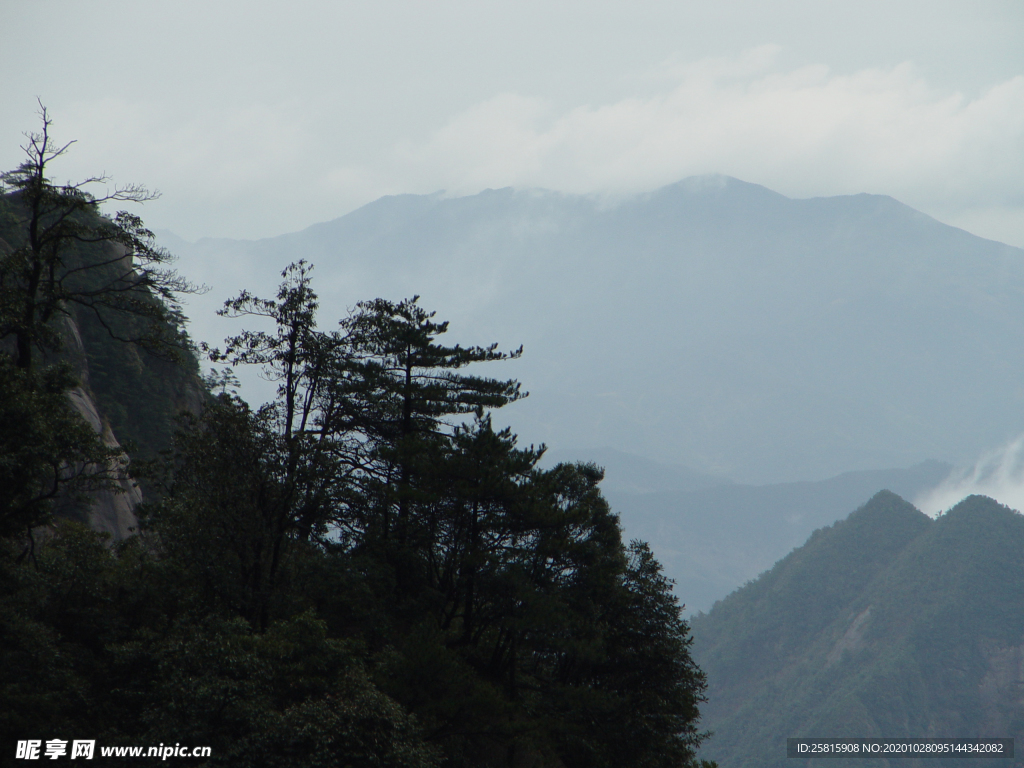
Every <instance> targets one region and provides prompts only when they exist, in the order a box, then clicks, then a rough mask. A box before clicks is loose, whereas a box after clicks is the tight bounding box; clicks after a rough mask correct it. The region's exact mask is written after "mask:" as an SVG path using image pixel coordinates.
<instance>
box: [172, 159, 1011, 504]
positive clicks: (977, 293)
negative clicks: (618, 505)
mask: <svg viewBox="0 0 1024 768" xmlns="http://www.w3.org/2000/svg"><path fill="white" fill-rule="evenodd" d="M161 239H162V242H164V244H165V245H167V246H168V247H170V249H171V250H173V251H175V252H177V253H178V254H179V255H180V256H181V264H180V269H181V271H182V272H183V273H185V274H187V275H189V276H190V277H192V278H193V279H196V280H197V281H201V282H205V283H207V284H209V285H213V286H215V287H216V291H211V292H210V293H209V294H208V295H207V296H206V297H204V298H202V299H201V300H199V301H198V302H194V303H192V304H191V305H190V307H189V308H188V312H189V314H190V315H191V317H192V333H193V335H195V336H197V337H199V338H201V339H206V340H210V341H217V340H218V339H219V338H222V337H223V336H225V335H226V334H227V333H229V332H231V331H232V330H233V328H232V326H231V325H230V323H228V322H227V321H222V320H218V319H216V318H214V315H213V310H214V309H215V308H216V307H217V306H218V305H219V304H220V302H222V301H223V300H224V299H226V298H228V297H230V296H233V295H235V294H236V293H237V292H238V291H239V290H241V289H248V290H251V291H253V292H254V293H256V294H257V295H269V294H272V293H273V292H274V291H275V290H276V284H277V281H278V279H279V273H280V271H281V269H283V267H284V266H285V265H287V264H288V263H289V262H291V261H295V260H298V259H306V260H308V261H311V262H313V263H314V264H315V265H316V271H315V273H314V275H315V284H314V287H315V288H316V290H318V292H319V293H320V296H321V322H322V324H323V325H324V326H330V325H332V324H333V323H334V322H335V321H336V320H337V319H338V318H340V317H342V316H344V315H345V314H346V313H347V312H348V311H349V309H351V308H352V307H353V306H354V304H355V303H356V302H357V301H360V300H364V299H370V298H373V297H376V296H385V297H388V298H401V297H405V296H412V295H420V296H421V297H422V298H421V303H422V305H423V306H425V307H426V308H428V309H432V310H436V311H437V312H438V318H439V319H447V320H450V321H451V336H452V338H453V340H458V341H459V342H461V343H464V344H465V343H481V344H483V343H489V342H492V341H496V342H499V343H500V345H501V347H502V348H503V349H514V348H516V347H518V346H519V345H520V344H523V345H524V346H525V352H524V355H523V358H522V359H521V360H519V361H516V362H514V363H509V364H505V365H503V366H498V365H496V366H494V367H493V368H489V369H488V370H487V371H486V374H488V375H496V376H506V375H507V376H510V377H516V378H519V379H520V380H522V381H523V382H524V384H525V387H526V388H527V389H529V390H530V391H531V392H532V394H533V396H532V397H530V398H528V399H527V400H524V401H522V402H520V403H517V404H515V405H514V406H512V407H510V408H509V409H507V413H503V414H500V415H499V417H498V418H499V420H505V421H507V422H509V423H511V425H512V426H513V428H514V429H515V430H516V431H517V432H518V433H519V434H520V435H521V439H522V441H523V442H540V441H541V440H544V441H546V442H547V443H548V444H549V445H551V446H552V447H553V448H557V449H567V448H570V447H572V448H575V447H582V448H586V449H593V450H597V449H603V448H606V447H608V446H614V447H615V449H617V450H620V451H623V452H627V453H631V454H635V455H638V456H642V457H645V458H647V459H653V460H656V461H660V462H663V463H666V464H675V465H684V466H687V467H690V468H692V470H693V471H695V472H697V473H702V474H707V475H712V476H718V477H726V478H729V479H731V480H733V481H736V482H741V483H752V484H766V483H783V482H794V481H802V480H822V479H824V478H828V477H834V476H836V475H838V474H841V473H843V472H849V471H858V470H877V469H881V468H886V467H907V466H913V465H915V464H918V463H920V462H922V461H925V460H928V459H934V460H939V461H944V462H950V463H954V464H959V463H963V462H966V461H970V460H973V459H974V458H975V457H976V456H977V455H978V454H979V453H980V452H981V451H983V450H986V449H989V448H992V447H994V446H996V445H998V444H1000V443H1002V442H1004V441H1006V440H1008V439H1010V438H1012V437H1013V436H1015V435H1016V434H1018V433H1019V432H1021V431H1022V430H1024V387H1022V386H1021V385H1020V382H1021V381H1022V380H1024V356H1021V355H1020V354H1019V351H1020V349H1021V348H1022V342H1024V302H1022V301H1021V296H1022V294H1024V251H1021V250H1020V249H1017V248H1013V247H1010V246H1006V245H1002V244H1000V243H996V242H992V241H989V240H984V239H982V238H979V237H975V236H973V235H971V234H969V233H967V232H965V231H962V230H959V229H955V228H953V227H950V226H946V225H944V224H942V223H940V222H938V221H936V220H934V219H932V218H929V217H928V216H926V215H924V214H922V213H919V212H918V211H915V210H913V209H911V208H909V207H908V206H906V205H903V204H901V203H899V202H898V201H896V200H894V199H892V198H889V197H884V196H878V195H867V194H862V195H852V196H841V197H830V198H813V199H806V200H798V199H790V198H787V197H785V196H783V195H780V194H778V193H775V192H772V191H771V190H768V189H766V188H764V187H761V186H757V185H754V184H748V183H745V182H742V181H738V180H736V179H732V178H727V177H721V176H710V177H697V178H692V179H687V180H685V181H682V182H680V183H678V184H674V185H671V186H668V187H665V188H663V189H660V190H657V191H655V192H653V193H650V194H644V195H637V196H633V197H629V198H623V199H619V200H615V201H608V200H602V199H599V198H594V197H584V196H574V195H567V194H560V193H554V192H545V191H537V190H512V189H502V190H487V191H485V192H481V193H480V194H477V195H472V196H468V197H458V198H452V197H446V196H444V195H442V194H436V195H426V196H417V195H398V196H393V197H385V198H382V199H380V200H378V201H376V202H374V203H371V204H369V205H366V206H364V207H362V208H360V209H358V210H356V211H353V212H352V213H349V214H347V215H345V216H342V217H341V218H339V219H336V220H334V221H330V222H326V223H323V224H317V225H314V226H311V227H309V228H308V229H305V230H303V231H302V232H297V233H293V234H287V235H282V236H280V237H275V238H270V239H266V240H259V241H232V240H216V239H206V240H201V241H199V242H197V243H185V242H183V241H180V240H178V239H176V238H174V237H173V235H170V234H168V233H163V234H161ZM499 369H500V370H499ZM254 382H255V383H254ZM259 386H261V385H260V384H259V383H258V382H257V380H256V377H252V379H250V380H247V390H246V391H247V392H248V393H249V395H250V396H251V397H254V398H255V399H261V396H260V392H261V390H260V389H259ZM263 391H264V392H265V389H264V390H263Z"/></svg>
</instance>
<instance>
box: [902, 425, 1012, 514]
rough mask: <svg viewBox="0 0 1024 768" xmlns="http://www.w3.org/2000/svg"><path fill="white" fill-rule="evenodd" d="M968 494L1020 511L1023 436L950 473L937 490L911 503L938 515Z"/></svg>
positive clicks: (924, 494) (928, 512)
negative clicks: (990, 499)
mask: <svg viewBox="0 0 1024 768" xmlns="http://www.w3.org/2000/svg"><path fill="white" fill-rule="evenodd" d="M972 494H979V495H981V496H989V497H991V498H993V499H995V500H996V501H998V502H1000V503H1002V504H1005V505H1006V506H1008V507H1010V508H1012V509H1016V510H1024V435H1021V436H1020V437H1018V438H1017V439H1016V440H1013V441H1012V442H1010V443H1008V444H1007V445H1005V446H1003V447H1002V448H1000V449H998V450H995V451H992V452H990V453H988V454H986V455H984V456H982V457H981V458H980V459H979V460H978V462H977V463H976V464H975V465H974V466H973V467H971V468H969V469H966V470H960V471H955V472H953V473H952V474H951V475H950V476H949V477H948V478H947V479H946V480H944V481H943V482H942V483H941V484H940V485H939V486H938V487H937V488H934V489H932V490H930V491H928V492H926V493H923V494H922V495H921V496H919V497H918V498H917V499H915V500H914V506H916V507H917V508H918V509H920V510H921V511H922V512H925V513H927V514H929V515H938V514H941V513H943V512H946V511H948V510H950V509H952V508H953V507H955V506H956V505H957V504H958V503H960V502H961V501H963V500H964V499H965V498H967V497H968V496H970V495H972Z"/></svg>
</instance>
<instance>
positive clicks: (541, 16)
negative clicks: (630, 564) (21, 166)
mask: <svg viewBox="0 0 1024 768" xmlns="http://www.w3.org/2000/svg"><path fill="white" fill-rule="evenodd" d="M0 29H3V30H4V44H3V46H0V94H2V103H3V105H4V109H3V110H2V111H0V168H5V169H9V168H13V167H15V166H16V165H17V164H18V162H19V161H20V150H19V148H18V147H19V144H20V143H23V141H24V138H23V135H22V134H23V133H24V132H25V131H31V130H34V129H36V128H37V127H38V116H37V114H36V112H37V109H38V107H37V104H36V100H37V98H38V99H39V100H41V101H42V103H43V104H45V105H46V107H47V108H48V110H49V112H50V115H51V117H52V118H53V131H54V134H55V136H56V137H57V138H58V139H61V140H71V139H75V140H77V143H76V144H75V145H74V146H73V147H72V148H71V151H70V152H69V154H68V155H67V156H66V157H65V158H63V159H62V161H61V162H60V164H59V165H57V166H55V167H54V169H53V171H54V173H53V176H54V178H55V179H56V180H58V181H64V180H76V179H80V178H84V177H86V176H92V175H96V174H97V173H100V172H104V173H106V174H108V175H109V176H110V177H112V178H113V179H114V180H115V181H116V182H119V183H129V182H137V183H143V184H145V185H147V186H149V187H150V188H153V189H158V190H160V192H161V193H162V197H161V198H160V199H159V200H156V201H152V202H150V203H147V204H146V206H145V208H144V209H143V210H142V211H140V213H141V214H142V215H143V217H144V219H145V220H146V221H147V223H148V224H149V225H150V226H151V227H153V228H156V229H165V230H170V231H173V232H174V233H176V234H177V235H179V236H181V237H183V238H185V239H187V240H196V239H199V238H202V237H235V238H247V239H250V238H260V237H267V236H272V235H276V234H281V233H284V232H290V231H296V230H299V229H302V228H304V227H306V226H309V225H310V224H313V223H316V222H320V221H326V220H330V219H333V218H336V217H338V216H341V215H343V214H345V213H347V212H349V211H351V210H354V209H355V208H357V207H359V206H361V205H364V204H366V203H368V202H371V201H373V200H375V199H377V198H379V197H380V196H382V195H386V194H396V193H432V192H436V191H438V190H445V191H446V192H447V193H448V194H452V195H461V194H472V193H475V192H478V191H480V190H481V189H485V188H488V187H491V188H499V187H504V186H515V187H520V188H522V187H544V188H548V189H554V190H559V191H564V192H573V193H584V194H593V195H598V196H602V197H608V198H610V199H614V198H615V197H617V196H622V195H628V194H634V193H641V192H645V191H649V190H653V189H655V188H657V187H659V186H662V185H665V184H669V183H672V182H675V181H678V180H680V179H682V178H685V177H687V176H690V175H695V174H704V173H723V174H728V175H731V176H735V177H737V178H740V179H743V180H745V181H750V182H755V183H759V184H763V185H765V186H767V187H770V188H771V189H774V190H776V191H778V192H781V193H783V194H786V195H789V196H791V197H811V196H817V195H838V194H852V193H858V192H871V193H878V194H887V195H891V196H893V197H896V198H897V199H899V200H901V201H903V202H905V203H907V204H909V205H912V206H914V207H915V208H918V209H919V210H922V211H924V212H925V213H928V214H930V215H932V216H934V217H936V218H938V219H939V220H941V221H944V222H946V223H949V224H953V225H955V226H960V227H963V228H965V229H967V230H968V231H971V232H973V233H975V234H979V235H982V236H984V237H989V238H992V239H997V240H1001V241H1003V242H1007V243H1010V244H1013V245H1017V246H1021V247H1024V45H1021V37H1022V33H1024V3H1020V2H1019V0H1007V1H991V2H986V1H985V0H979V1H978V2H974V3H964V2H960V1H958V2H943V1H942V0H929V1H928V2H917V1H909V0H886V2H876V1H875V0H858V1H857V2H842V1H836V2H821V1H820V0H814V1H813V2H804V1H803V0H799V1H798V0H789V1H786V2H765V1H764V0H757V1H748V0H742V1H740V0H721V1H720V2H716V3H708V2H706V0H705V1H703V2H688V1H686V0H673V1H672V2H647V1H645V0H631V2H628V3H627V2H602V1H601V0H588V1H587V2H555V1H553V0H545V2H533V0H515V2H504V1H502V0H494V1H493V2H485V1H483V0H477V2H453V1H450V0H435V1H434V2H429V3H428V2H393V1H392V0H376V1H375V2H372V3H371V2H360V3H348V2H290V3H287V4H285V3H282V2H255V1H253V0H250V1H249V2H245V3H242V2H234V1H228V0H223V1H221V2H216V3H209V2H202V3H200V2H188V1H183V0H179V2H176V3H139V2H135V1H134V0H133V1H132V2H112V1H110V0H95V1H94V2H90V3H80V2H71V0H67V1H66V2H55V1H53V0H34V2H31V3H16V2H4V3H0ZM97 191H101V190H97Z"/></svg>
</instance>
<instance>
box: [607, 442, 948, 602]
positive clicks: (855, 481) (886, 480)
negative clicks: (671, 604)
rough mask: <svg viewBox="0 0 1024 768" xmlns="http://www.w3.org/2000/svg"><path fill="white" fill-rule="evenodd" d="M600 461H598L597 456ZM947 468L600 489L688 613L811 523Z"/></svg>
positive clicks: (910, 492) (751, 572)
mask: <svg viewBox="0 0 1024 768" xmlns="http://www.w3.org/2000/svg"><path fill="white" fill-rule="evenodd" d="M598 463H600V462H598ZM950 469H951V467H950V466H949V465H948V464H941V463H939V462H936V461H929V462H924V463H922V464H919V465H917V466H914V467H910V468H908V469H891V470H876V471H864V472H847V473H844V474H842V475H839V476H837V477H833V478H830V479H828V480H821V481H817V482H799V483H780V484H776V485H763V486H754V485H738V484H732V485H721V484H719V485H717V486H713V487H704V488H698V489H694V490H690V491H660V492H654V493H630V492H629V491H628V490H623V489H621V487H620V486H614V485H613V486H611V487H607V488H606V489H605V495H606V496H607V497H608V500H609V501H610V502H611V504H612V508H613V509H615V510H616V511H617V512H619V513H620V515H621V517H622V524H623V527H624V529H625V532H626V536H627V537H630V538H639V539H643V540H644V541H649V542H651V546H652V548H653V549H654V552H655V554H656V555H657V556H658V559H659V560H660V561H661V562H662V564H663V565H664V566H665V572H666V574H667V575H668V576H669V577H670V578H672V579H674V580H675V582H676V594H677V595H679V598H680V599H681V600H682V601H683V602H684V603H686V607H687V612H689V613H692V612H696V611H708V610H710V609H711V607H712V606H713V605H714V604H715V601H716V600H721V599H722V598H724V597H725V596H726V595H728V594H729V593H730V592H732V591H733V590H735V589H737V588H739V587H741V586H742V585H743V584H745V583H746V582H748V581H751V580H753V579H755V578H757V577H758V575H760V574H761V573H763V572H764V571H767V570H768V569H770V568H771V567H772V566H773V565H774V564H775V563H776V562H777V561H778V560H781V559H782V558H783V557H785V556H786V555H787V554H789V552H791V551H792V550H793V549H794V548H796V547H799V546H800V545H802V544H803V543H804V542H806V541H807V538H808V537H809V536H810V535H811V534H812V533H813V532H814V531H815V530H817V529H819V528H821V527H823V526H827V525H831V524H832V523H834V522H835V521H837V520H840V519H842V518H843V517H845V516H846V515H847V514H849V511H850V509H852V508H854V507H856V506H857V505H858V504H859V503H860V502H861V501H863V500H864V499H866V498H870V497H871V496H873V495H874V494H876V493H877V492H879V491H882V490H889V491H892V492H894V493H897V494H899V495H900V496H904V497H906V498H911V499H912V498H914V497H915V496H917V495H918V494H920V493H921V492H922V491H925V490H928V489H931V488H934V487H935V486H936V485H938V484H939V483H940V482H941V481H942V480H943V479H944V478H945V477H946V476H947V475H948V474H949V471H950Z"/></svg>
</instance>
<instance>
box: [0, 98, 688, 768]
mask: <svg viewBox="0 0 1024 768" xmlns="http://www.w3.org/2000/svg"><path fill="white" fill-rule="evenodd" d="M42 118H43V122H42V131H41V132H40V133H34V134H29V136H28V138H29V141H28V143H27V145H26V154H27V159H26V160H25V162H24V163H23V164H22V165H21V166H20V167H19V168H18V169H16V170H13V171H11V172H8V173H6V174H4V175H3V177H2V178H3V189H2V196H0V537H2V540H0V734H2V745H0V749H2V750H4V752H5V754H6V755H7V756H8V757H9V756H11V755H13V753H14V750H15V744H16V743H17V742H18V741H19V740H26V739H40V740H44V741H45V740H50V739H61V740H68V741H69V742H70V740H73V739H91V740H96V742H97V744H100V745H144V746H150V745H157V744H161V745H162V744H180V745H190V746H195V745H203V746H209V747H211V748H212V750H211V751H212V756H211V757H209V758H204V759H203V760H202V761H200V760H199V759H194V758H189V759H187V760H186V759H184V758H183V759H182V763H187V764H192V765H198V764H204V765H231V766H247V765H253V766H256V765H259V766H292V765H294V766H363V765H365V766H524V767H525V766H566V767H567V768H573V767H576V766H579V767H580V768H584V767H590V766H593V767H595V768H596V767H598V766H608V767H609V768H610V767H611V766H616V768H620V767H625V766H652V767H653V766H666V767H667V766H686V765H692V764H694V763H695V762H696V758H695V757H694V754H695V751H696V748H697V747H698V746H699V744H700V742H701V740H702V738H703V734H702V732H701V730H700V727H699V726H700V723H699V712H698V707H699V705H700V704H701V703H702V702H703V701H704V691H705V679H704V675H703V674H702V672H701V671H700V670H699V669H698V667H697V666H696V665H695V664H694V662H693V660H692V659H691V657H690V642H691V641H690V637H689V628H688V626H687V623H686V622H685V621H684V620H683V619H682V617H681V612H680V610H681V609H680V605H679V603H678V601H677V598H676V597H675V596H674V595H673V592H672V585H671V583H670V582H668V581H667V580H666V579H665V578H664V576H663V575H662V573H661V568H660V566H659V564H658V562H657V561H656V560H655V558H654V557H653V556H652V554H651V551H650V549H649V548H648V546H647V545H646V544H644V543H642V542H637V541H634V542H629V543H625V542H623V539H622V531H621V527H620V525H619V520H618V518H617V516H616V515H615V514H614V513H613V512H612V510H611V509H610V508H609V505H608V504H607V503H606V501H605V500H604V499H603V498H602V495H601V492H600V488H599V483H600V481H601V478H602V473H601V470H600V469H599V468H597V467H595V466H593V465H588V464H560V465H558V466H556V467H554V468H551V469H546V470H542V469H540V468H539V467H538V460H539V459H540V457H541V455H542V453H543V450H544V449H543V447H534V446H530V447H523V446H520V445H518V444H517V441H516V437H515V435H513V434H511V433H510V432H509V431H508V430H502V429H496V428H495V427H493V426H492V419H491V412H492V411H493V410H494V409H497V408H500V407H503V406H505V405H508V404H510V403H513V402H514V401H516V400H518V399H520V398H522V397H525V396H526V393H525V392H524V391H523V390H522V389H521V387H520V384H519V383H518V382H516V381H514V380H504V379H500V378H490V377H487V376H485V375H483V374H480V373H478V372H477V371H478V369H480V368H481V367H484V366H489V365H495V366H500V364H501V361H503V360H507V359H509V358H512V357H515V356H518V355H519V354H521V352H522V350H521V349H520V350H514V351H510V352H503V351H500V350H498V349H497V347H496V346H489V347H463V346H460V345H458V344H451V345H450V344H448V343H446V341H445V334H446V332H447V330H448V329H447V324H446V323H444V322H440V321H438V320H436V319H435V317H434V314H433V313H432V312H430V311H428V310H426V309H424V308H422V307H421V306H420V305H419V303H418V300H417V299H416V298H412V299H407V300H403V301H388V300H384V299H376V300H372V301H366V302H364V303H361V304H359V305H358V306H357V307H356V308H355V310H354V311H353V312H352V313H350V314H348V315H346V316H344V317H341V318H331V322H332V326H331V329H330V330H323V329H322V327H321V326H320V324H319V323H318V317H317V313H318V310H319V309H320V308H319V306H318V301H317V295H316V292H315V290H314V285H313V280H312V275H313V267H312V265H310V264H308V263H306V262H305V261H302V260H301V258H298V259H297V260H296V261H295V262H294V263H293V264H291V265H290V266H289V267H287V268H286V269H285V270H284V271H283V273H282V282H281V285H280V289H279V291H278V293H277V295H276V296H274V297H273V298H260V297H256V296H253V295H250V294H248V293H242V294H241V295H239V296H238V297H236V298H234V299H232V300H229V301H228V302H226V303H225V306H224V309H223V313H224V314H226V315H229V316H235V317H242V318H247V319H250V320H251V321H252V325H253V327H255V328H261V329H263V330H250V331H244V332H242V333H240V334H239V335H238V336H236V337H233V338H230V339H227V340H226V342H225V344H224V345H222V346H221V347H212V346H206V345H200V346H198V347H197V346H195V345H193V343H192V342H191V341H190V340H189V338H188V336H187V335H186V333H185V331H184V318H183V316H182V314H181V310H180V307H179V305H178V304H177V303H176V297H178V296H179V295H181V294H182V293H183V292H188V291H190V290H194V287H193V286H191V285H190V284H189V283H188V282H187V281H186V280H184V279H182V278H181V277H180V276H178V275H177V274H176V273H174V272H173V271H172V270H170V269H169V267H168V263H169V259H170V257H169V254H167V253H166V252H165V251H163V250H162V249H160V248H159V247H158V246H157V245H156V243H155V240H154V238H153V235H152V233H151V232H150V231H149V230H147V229H146V228H145V226H144V224H143V223H142V221H141V219H139V218H138V217H137V216H135V215H133V214H128V213H118V214H116V215H114V216H111V215H108V214H105V213H104V212H103V210H101V207H103V206H109V205H111V204H115V203H118V202H121V201H128V202H141V201H144V200H146V199H148V197H149V194H148V193H147V192H146V190H144V189H142V188H139V187H126V188H114V191H113V192H112V193H108V194H107V195H106V196H103V197H100V196H93V195H92V194H90V192H89V189H91V188H92V187H90V186H89V181H92V180H87V181H86V182H85V183H83V184H78V185H58V184H56V183H54V182H52V181H51V179H50V177H49V174H50V172H51V168H50V164H51V162H52V161H54V160H56V159H58V158H59V157H60V156H61V155H62V154H63V153H64V152H65V151H66V150H67V149H68V145H63V146H62V145H58V144H56V143H54V142H53V139H52V137H51V136H50V128H51V123H50V119H49V117H48V116H47V115H46V113H45V110H44V111H43V113H42ZM297 256H299V257H301V254H297ZM202 357H205V358H206V359H208V360H210V361H212V362H213V363H214V364H215V365H218V366H220V367H219V368H216V369H212V370H211V373H210V375H208V376H206V377H205V378H200V376H199V364H198V362H197V360H198V359H200V358H202ZM242 365H251V366H257V367H258V368H259V369H261V370H262V372H263V375H265V376H266V377H268V378H270V379H272V380H273V381H274V382H276V383H277V397H276V398H275V399H274V400H273V401H272V402H269V403H266V404H263V405H262V406H259V407H256V406H254V405H251V404H249V403H247V402H245V401H244V400H243V399H241V398H240V397H239V396H238V395H237V393H236V392H235V391H234V390H233V389H232V387H233V384H234V382H235V378H234V374H233V373H232V371H233V370H234V367H235V366H242ZM73 392H81V393H83V395H82V396H83V397H87V398H88V399H90V400H91V401H94V402H95V403H96V404H97V409H98V411H99V413H100V414H102V417H103V424H102V428H101V429H99V430H97V429H96V428H95V425H90V424H89V423H88V422H87V420H85V419H84V418H83V417H82V415H81V413H80V410H76V409H75V407H73V401H72V398H71V397H69V393H73ZM114 435H116V436H117V438H118V439H119V440H120V441H121V442H122V443H123V445H122V444H119V443H118V442H117V441H115V440H114V439H113V436H114ZM129 477H130V478H132V480H133V481H134V482H138V483H141V485H142V489H143V494H144V495H143V498H144V501H143V503H142V504H141V505H139V506H138V507H137V508H136V509H135V510H134V511H135V514H136V515H137V516H138V526H137V531H136V532H135V534H134V535H132V536H129V537H127V538H125V539H124V540H121V541H111V540H109V539H105V538H104V536H103V535H101V534H99V533H97V532H96V531H95V530H93V529H92V528H90V527H89V526H88V525H86V524H85V523H86V522H88V520H89V517H88V514H87V513H86V511H85V510H88V508H89V505H90V504H91V503H93V499H94V498H95V496H96V494H98V493H113V494H117V493H124V489H125V485H126V478H129ZM123 762H124V764H130V762H131V761H130V760H124V761H123ZM139 762H146V760H145V759H142V760H140V761H139ZM172 762H173V761H172Z"/></svg>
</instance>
